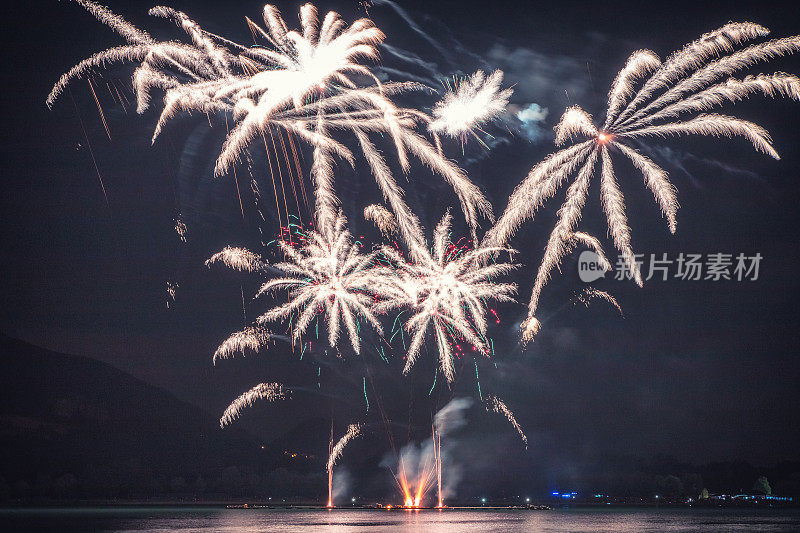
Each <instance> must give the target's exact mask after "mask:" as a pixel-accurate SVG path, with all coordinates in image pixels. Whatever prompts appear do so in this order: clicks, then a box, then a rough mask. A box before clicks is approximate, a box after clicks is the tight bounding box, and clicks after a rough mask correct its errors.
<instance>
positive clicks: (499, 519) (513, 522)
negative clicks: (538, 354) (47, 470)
mask: <svg viewBox="0 0 800 533" xmlns="http://www.w3.org/2000/svg"><path fill="white" fill-rule="evenodd" d="M0 530H2V531H15V532H16V531H20V532H22V531H58V532H63V533H76V532H84V531H87V532H88V531H136V532H145V531H147V532H198V533H212V532H213V533H217V532H234V531H236V532H238V531H243V532H256V531H270V532H272V531H278V532H280V531H298V530H302V531H310V532H335V533H343V532H360V533H361V532H363V533H366V532H369V533H372V532H387V531H409V532H427V531H437V532H438V531H442V532H446V533H450V532H453V533H455V532H469V533H484V532H492V533H494V532H497V533H500V532H502V533H516V532H539V531H541V532H560V531H569V532H606V531H608V532H612V531H613V532H617V531H623V532H628V531H630V532H633V531H636V532H639V531H660V532H661V531H666V532H711V531H714V532H718V531H726V532H745V531H747V532H750V531H766V532H795V531H800V510H796V509H763V510H761V509H759V510H750V509H624V508H623V509H620V508H615V509H558V510H553V511H525V510H502V511H495V510H485V511H484V510H470V511H462V510H455V509H453V510H444V511H435V510H423V511H416V512H414V511H391V512H389V511H385V510H384V511H381V510H347V509H340V510H335V511H326V510H291V509H286V510H283V509H280V510H279V509H224V508H219V507H104V508H59V509H0Z"/></svg>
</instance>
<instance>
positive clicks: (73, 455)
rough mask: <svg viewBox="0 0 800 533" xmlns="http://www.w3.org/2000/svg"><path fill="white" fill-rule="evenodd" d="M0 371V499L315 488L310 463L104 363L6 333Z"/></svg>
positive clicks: (250, 492)
mask: <svg viewBox="0 0 800 533" xmlns="http://www.w3.org/2000/svg"><path fill="white" fill-rule="evenodd" d="M0 376H2V387H0V450H2V453H0V499H5V498H15V499H20V498H23V499H24V498H72V497H86V498H96V497H104V498H109V497H130V498H142V497H155V498H160V497H173V496H174V497H180V498H207V497H222V498H225V497H235V496H240V495H245V494H246V495H253V496H257V495H259V494H264V495H266V494H268V493H271V492H272V491H274V490H276V489H278V488H280V489H281V490H282V491H283V493H284V494H285V493H286V491H287V490H288V491H289V492H297V493H308V491H309V490H310V491H311V492H316V490H315V489H316V485H317V480H316V479H314V477H315V476H317V475H321V474H313V473H309V472H310V470H309V468H308V466H310V465H304V464H299V465H298V464H297V462H296V459H295V461H294V462H290V461H289V460H288V459H287V458H286V457H285V454H284V453H283V452H284V450H283V449H282V448H281V449H277V448H276V446H277V445H274V446H262V443H261V442H260V441H259V440H258V439H257V438H256V437H253V436H251V435H249V434H248V433H245V432H243V431H241V430H240V429H237V428H235V427H234V428H226V429H225V430H224V431H223V430H220V428H219V426H218V417H217V416H216V415H211V414H209V413H206V412H204V411H203V410H201V409H199V408H197V407H195V406H192V405H189V404H187V403H185V402H182V401H180V400H178V399H176V398H175V397H173V396H172V395H170V394H169V393H168V392H166V391H164V390H162V389H159V388H157V387H154V386H152V385H149V384H147V383H144V382H143V381H141V380H139V379H136V378H134V377H133V376H130V375H128V374H126V373H124V372H122V371H120V370H118V369H116V368H113V367H111V366H109V365H107V364H105V363H102V362H99V361H96V360H93V359H89V358H85V357H79V356H74V355H65V354H60V353H55V352H51V351H48V350H45V349H42V348H38V347H36V346H32V345H30V344H27V343H25V342H22V341H19V340H15V339H11V338H9V337H7V336H5V335H1V334H0ZM298 466H299V467H300V468H299V469H298V468H297V467H298ZM287 467H288V468H289V469H290V471H296V473H293V474H292V475H287V474H286V471H285V470H284V469H285V468H287ZM276 469H278V470H277V472H279V474H280V475H276V474H275V472H276ZM314 470H316V469H314ZM286 480H288V481H286ZM286 483H290V485H291V486H289V487H286V486H285V485H286ZM323 483H324V482H323ZM278 485H280V486H278ZM321 488H323V485H322V484H320V489H321ZM317 490H318V489H317Z"/></svg>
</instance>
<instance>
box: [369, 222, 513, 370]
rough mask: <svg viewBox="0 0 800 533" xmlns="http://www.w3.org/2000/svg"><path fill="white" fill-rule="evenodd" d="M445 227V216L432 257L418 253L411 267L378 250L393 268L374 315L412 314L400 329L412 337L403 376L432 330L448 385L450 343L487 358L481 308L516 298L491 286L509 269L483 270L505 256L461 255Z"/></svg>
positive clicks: (490, 251)
mask: <svg viewBox="0 0 800 533" xmlns="http://www.w3.org/2000/svg"><path fill="white" fill-rule="evenodd" d="M451 223H452V217H451V216H450V214H449V213H446V214H445V216H444V217H443V218H442V220H441V222H440V223H439V225H438V226H437V227H436V231H435V233H434V242H433V251H432V252H430V251H428V250H427V249H426V250H424V252H425V253H424V254H420V256H418V257H417V258H416V259H415V260H414V261H412V262H407V261H406V260H405V258H403V257H402V256H401V255H400V254H399V253H398V252H397V251H396V250H394V249H393V248H389V247H384V248H383V254H384V255H385V256H386V257H387V259H388V260H389V261H390V262H391V263H392V265H393V268H392V272H391V273H390V274H389V275H386V276H384V282H385V288H384V293H385V294H387V295H388V298H385V299H384V300H383V301H382V302H380V303H379V304H377V305H376V306H375V309H376V310H377V311H387V310H390V309H397V308H401V309H407V310H409V311H411V313H412V317H411V318H410V319H409V320H408V321H407V322H406V324H405V327H406V329H407V330H408V331H409V333H410V334H411V336H412V337H411V344H410V346H409V348H408V353H407V354H406V365H405V368H404V370H403V371H404V372H406V373H407V372H408V371H410V370H411V367H412V366H413V365H414V362H415V361H416V358H417V356H418V355H419V352H420V348H421V347H422V344H423V343H424V341H425V335H426V333H427V331H428V329H429V328H432V329H433V332H434V335H435V337H436V344H437V347H438V351H439V362H440V366H441V370H442V372H443V374H444V375H445V377H446V378H447V381H448V382H452V381H453V379H454V377H455V368H454V365H453V350H452V347H451V343H452V342H453V339H454V338H455V339H459V338H460V339H463V340H464V341H466V342H469V343H470V344H472V345H473V346H474V347H475V348H476V349H478V350H479V351H481V352H482V353H487V352H488V347H487V345H486V341H485V334H486V329H487V322H486V307H487V306H486V304H487V302H488V301H489V300H496V301H500V302H509V301H513V298H512V296H511V295H512V294H514V293H515V292H516V285H514V284H510V283H496V282H494V281H492V280H493V279H494V278H495V277H497V276H500V275H503V274H507V273H508V272H510V271H511V270H512V269H513V268H514V267H515V265H512V264H509V263H492V264H488V265H487V264H486V263H487V260H488V258H489V257H490V256H493V255H497V254H498V253H499V252H502V251H509V252H510V250H505V249H503V248H479V249H473V250H468V251H461V250H459V249H458V248H456V247H455V246H453V243H452V241H451V239H450V225H451ZM457 342H458V341H457Z"/></svg>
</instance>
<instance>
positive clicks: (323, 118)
mask: <svg viewBox="0 0 800 533" xmlns="http://www.w3.org/2000/svg"><path fill="white" fill-rule="evenodd" d="M77 1H78V3H79V4H80V5H82V6H84V7H85V8H86V9H87V10H88V11H89V12H90V13H92V14H93V15H95V16H96V17H97V18H98V20H99V21H100V22H102V23H104V24H107V25H108V26H109V27H111V28H112V29H114V30H115V31H116V32H117V33H119V34H120V35H121V36H123V37H124V38H125V39H126V40H128V41H129V43H130V44H128V45H125V46H119V47H114V48H110V49H108V50H104V51H102V52H99V53H97V54H95V55H93V56H91V57H90V58H88V59H85V60H83V61H81V62H80V63H79V64H78V65H76V66H75V67H73V68H72V69H71V70H70V71H69V72H67V73H66V74H64V75H63V76H62V77H61V79H60V80H59V81H58V83H56V85H55V86H54V87H53V89H52V91H51V93H50V95H49V96H48V98H47V104H48V105H49V106H52V105H53V103H54V102H55V100H56V99H57V98H58V97H59V95H60V94H61V93H62V92H63V90H64V88H66V87H67V85H68V84H69V83H70V82H72V81H73V80H75V79H78V78H82V77H87V76H90V75H92V74H93V73H94V72H95V71H96V70H97V69H100V68H103V67H105V66H107V65H108V64H110V63H116V62H134V63H138V64H139V66H138V67H137V68H136V70H135V72H134V74H133V87H134V90H135V93H136V97H137V102H138V111H139V112H140V113H141V112H144V111H145V110H146V109H147V108H148V107H149V106H150V102H151V99H152V98H151V96H152V92H153V91H154V90H158V91H162V92H164V99H163V109H162V111H161V115H160V117H159V120H158V123H157V125H156V127H155V131H154V134H153V141H154V142H155V140H156V139H157V138H158V136H159V135H160V134H161V132H162V131H163V129H164V127H166V125H167V124H168V123H169V122H170V121H171V120H173V119H174V118H175V117H177V116H178V115H185V114H191V113H199V114H204V115H206V116H207V117H208V119H209V122H210V121H211V119H212V117H216V118H217V119H218V120H219V122H220V123H221V124H224V125H225V127H226V129H229V133H228V134H227V137H226V140H225V142H224V143H223V146H222V148H221V150H220V153H219V156H218V158H217V161H216V165H215V169H214V172H215V174H217V175H221V174H225V173H227V172H228V171H230V170H232V169H233V167H234V165H235V164H236V162H237V161H238V160H239V159H240V158H241V156H242V155H243V154H244V153H245V152H246V150H247V148H248V146H249V145H250V144H251V143H252V142H253V141H254V140H255V139H256V138H257V137H263V140H264V143H265V146H266V142H267V141H266V138H267V137H270V138H272V137H273V134H274V133H278V134H279V133H280V132H285V133H286V135H288V136H290V137H289V142H290V143H293V141H292V139H294V138H297V139H300V140H301V141H304V142H306V143H307V144H309V145H310V146H312V147H313V150H314V161H313V165H312V178H313V179H314V183H315V186H316V189H317V205H316V209H315V214H316V217H317V226H318V227H324V226H325V225H328V224H332V223H333V220H334V219H335V217H336V210H337V209H336V205H337V203H338V202H337V200H336V197H335V195H334V194H333V168H334V165H333V162H334V160H333V158H334V157H337V158H339V159H342V160H345V161H347V162H349V163H350V164H354V161H355V157H354V155H353V153H352V151H351V150H350V149H349V148H347V146H345V144H343V143H342V142H340V141H338V140H336V139H334V135H335V134H337V133H340V132H349V133H350V134H352V136H353V138H354V140H355V141H356V143H357V145H358V146H359V147H360V148H361V150H362V152H363V154H364V156H365V160H366V161H367V163H368V164H369V166H370V169H371V170H372V172H373V174H374V175H375V178H376V181H377V182H378V185H379V186H380V189H381V192H382V194H383V195H384V197H385V198H386V200H387V202H388V203H389V205H390V206H391V208H392V210H393V211H394V212H395V215H396V217H397V219H398V222H399V225H400V230H401V235H402V237H403V238H404V239H405V240H406V241H407V242H408V244H409V247H410V248H412V249H416V248H418V247H419V246H421V242H422V239H421V237H420V236H419V235H418V234H417V233H415V231H414V228H415V227H416V226H417V224H415V222H416V217H415V216H414V215H413V213H411V211H410V210H409V209H408V207H407V206H406V205H405V202H404V200H403V190H402V189H401V188H400V187H399V186H398V185H397V183H396V181H395V179H394V178H393V176H392V174H391V172H390V171H389V167H388V166H387V164H386V162H385V160H384V157H383V155H382V154H381V153H380V151H379V150H378V149H377V148H376V147H375V145H374V144H373V142H372V141H371V140H370V137H369V135H370V134H377V135H380V136H385V137H387V138H389V139H391V141H392V142H393V144H394V148H395V151H396V154H397V158H398V161H399V163H400V166H401V167H402V169H403V170H404V171H406V172H407V171H409V170H410V160H409V155H413V156H415V157H416V158H417V159H419V161H420V162H421V163H422V164H423V165H425V166H427V167H429V168H430V169H431V170H432V171H433V172H435V173H437V174H440V175H441V176H442V177H443V178H444V179H445V181H446V182H447V183H448V184H449V185H450V186H451V187H452V188H453V189H454V191H455V193H456V194H457V195H458V198H459V200H460V202H461V206H462V210H463V212H464V216H465V217H466V219H467V222H468V224H469V225H470V227H471V228H472V229H473V232H474V231H475V229H476V228H477V225H478V219H479V217H480V216H486V217H488V218H491V217H492V214H491V206H490V204H489V202H488V201H487V200H486V199H485V198H484V196H483V195H482V193H481V192H480V190H479V189H478V188H477V187H476V186H475V185H474V184H473V183H472V182H470V181H469V179H468V178H467V176H466V175H465V173H464V172H463V171H462V170H461V169H460V168H459V167H458V166H457V165H456V164H454V163H453V162H452V161H450V160H449V159H447V158H446V157H445V156H444V155H443V154H442V152H441V149H440V143H439V140H438V137H436V135H435V134H434V144H431V142H429V141H428V140H427V139H425V138H424V137H423V136H422V135H420V134H419V133H417V131H416V130H417V129H418V127H420V126H421V127H425V126H427V124H429V123H430V122H431V118H430V117H429V116H427V115H426V114H424V113H422V112H420V111H417V110H415V109H407V108H400V107H397V106H396V105H395V104H394V103H393V102H392V100H391V99H390V96H392V95H395V94H398V93H401V92H405V91H418V90H424V89H425V87H423V86H421V85H419V84H416V83H385V84H381V83H380V82H379V81H378V79H377V78H376V76H375V75H374V74H373V73H372V71H371V70H370V69H369V67H367V66H366V65H365V64H363V63H362V62H361V61H362V60H372V59H376V58H377V55H378V53H377V48H376V46H377V45H378V44H379V43H381V42H382V41H383V39H384V35H383V33H382V32H381V31H380V30H379V29H378V28H376V27H375V26H374V24H373V23H372V21H370V20H369V19H366V18H362V19H359V20H357V21H355V22H353V24H351V25H350V26H347V25H346V24H345V23H344V21H343V20H342V19H341V17H340V16H339V15H338V14H337V13H334V12H329V13H328V14H327V15H326V16H325V17H324V18H323V19H322V22H321V23H320V22H319V19H318V17H317V9H316V8H315V7H314V6H313V5H311V4H305V5H303V6H302V7H301V8H300V21H301V28H300V29H298V30H289V29H288V28H287V26H286V23H285V22H284V20H283V18H282V17H281V15H280V13H279V11H278V10H277V9H276V8H275V7H274V6H271V5H267V6H265V7H264V11H263V18H264V28H262V27H261V26H259V25H258V24H256V23H254V22H253V21H251V20H250V19H247V20H248V24H249V26H250V29H251V30H252V32H253V34H254V36H255V37H257V38H260V39H262V40H263V41H264V42H265V43H266V46H243V45H240V44H237V43H235V42H233V41H231V40H228V39H225V38H224V37H221V36H218V35H216V34H213V33H210V32H208V31H206V30H204V29H203V28H202V27H200V26H199V25H198V24H197V23H196V22H194V21H193V20H191V19H190V18H189V17H188V16H187V15H185V14H184V13H182V12H180V11H176V10H174V9H172V8H168V7H161V6H159V7H155V8H153V9H152V10H151V11H150V14H151V15H153V16H157V17H162V18H167V19H171V20H173V21H174V22H175V23H176V24H177V25H178V26H179V27H180V28H182V29H183V30H184V31H185V32H186V33H187V34H188V36H189V38H190V41H191V42H190V43H180V42H174V41H166V42H157V41H155V40H154V39H153V38H152V37H151V36H150V35H149V34H147V33H146V32H144V31H142V30H139V29H138V28H136V27H135V26H133V25H132V24H130V23H128V22H126V21H125V20H124V19H122V18H121V17H119V16H118V15H115V14H113V13H111V12H110V11H109V10H108V9H106V8H104V7H102V6H99V5H97V4H95V3H93V2H89V1H87V0H77ZM364 79H366V80H368V81H370V82H371V83H373V84H372V85H365V84H363V83H362V80H364ZM425 131H427V129H426V130H425ZM273 144H274V140H273ZM292 146H293V144H292ZM273 148H274V147H273ZM292 149H293V150H294V148H292ZM276 152H277V148H276ZM276 156H277V153H276Z"/></svg>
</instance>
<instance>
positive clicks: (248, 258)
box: [206, 246, 267, 272]
mask: <svg viewBox="0 0 800 533" xmlns="http://www.w3.org/2000/svg"><path fill="white" fill-rule="evenodd" d="M217 263H222V264H223V265H225V266H227V267H228V268H230V269H233V270H238V271H240V272H259V271H262V270H264V269H265V268H266V267H267V263H266V261H264V260H263V259H261V257H259V256H258V255H256V254H254V253H253V252H251V251H250V250H247V249H246V248H238V247H235V246H226V247H225V248H223V249H222V251H220V252H217V253H215V254H214V255H212V256H211V257H210V258H209V259H207V260H206V266H207V267H209V268H210V267H211V266H212V265H214V264H217Z"/></svg>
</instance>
